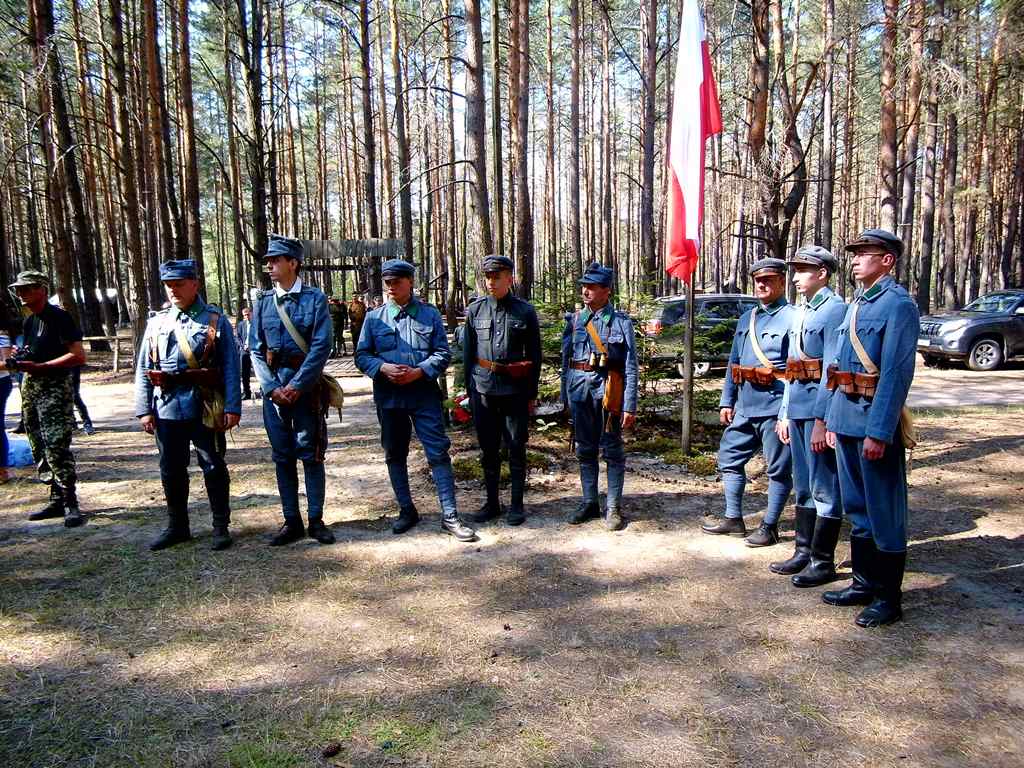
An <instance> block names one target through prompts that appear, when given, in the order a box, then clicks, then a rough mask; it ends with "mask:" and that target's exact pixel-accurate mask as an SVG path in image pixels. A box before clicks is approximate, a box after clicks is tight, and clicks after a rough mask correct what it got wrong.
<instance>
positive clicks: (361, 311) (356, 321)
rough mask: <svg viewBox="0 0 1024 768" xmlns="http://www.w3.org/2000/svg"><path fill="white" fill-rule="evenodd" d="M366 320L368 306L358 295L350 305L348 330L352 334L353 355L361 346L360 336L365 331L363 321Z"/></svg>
mask: <svg viewBox="0 0 1024 768" xmlns="http://www.w3.org/2000/svg"><path fill="white" fill-rule="evenodd" d="M365 319H366V304H364V303H363V300H362V299H361V298H359V296H358V294H357V295H355V296H353V297H352V300H351V301H350V302H349V303H348V322H349V324H348V329H349V331H350V332H351V334H352V354H353V355H354V354H355V353H356V348H357V347H358V346H359V334H360V333H361V332H362V330H363V321H364V320H365Z"/></svg>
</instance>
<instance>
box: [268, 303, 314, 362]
mask: <svg viewBox="0 0 1024 768" xmlns="http://www.w3.org/2000/svg"><path fill="white" fill-rule="evenodd" d="M274 309H276V310H277V316H278V317H280V318H281V323H282V324H283V325H284V328H285V330H286V331H288V335H289V336H291V337H292V341H294V342H295V346H297V347H298V348H299V349H301V350H302V354H304V355H306V354H309V344H307V343H306V340H305V339H304V338H302V334H300V333H299V329H298V328H296V327H295V323H293V322H292V319H291V318H290V317H288V313H287V312H285V311H284V307H283V306H282V305H280V304H278V303H277V297H276V296H275V297H274Z"/></svg>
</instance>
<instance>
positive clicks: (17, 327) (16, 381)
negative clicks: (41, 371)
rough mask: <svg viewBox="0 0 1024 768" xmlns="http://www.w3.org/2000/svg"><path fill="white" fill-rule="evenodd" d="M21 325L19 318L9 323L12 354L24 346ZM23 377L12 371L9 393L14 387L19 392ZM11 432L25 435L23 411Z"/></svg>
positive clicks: (23, 400) (19, 372)
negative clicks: (12, 344) (12, 345)
mask: <svg viewBox="0 0 1024 768" xmlns="http://www.w3.org/2000/svg"><path fill="white" fill-rule="evenodd" d="M23 325H24V322H23V320H22V319H21V318H20V317H18V318H15V319H14V320H12V321H11V333H10V337H11V339H12V340H13V341H14V347H13V350H14V352H17V351H18V350H19V349H21V347H22V346H24V344H25V336H24V335H23V333H22V326H23ZM24 376H25V374H23V373H22V372H21V371H14V372H12V373H11V382H12V383H11V391H14V385H17V386H18V391H19V392H20V391H21V380H22V379H23V378H24ZM21 402H22V403H24V402H25V398H22V400H21ZM11 432H12V433H14V434H15V435H24V434H25V415H24V410H23V411H22V413H20V414H18V423H17V425H15V427H14V429H12V430H11Z"/></svg>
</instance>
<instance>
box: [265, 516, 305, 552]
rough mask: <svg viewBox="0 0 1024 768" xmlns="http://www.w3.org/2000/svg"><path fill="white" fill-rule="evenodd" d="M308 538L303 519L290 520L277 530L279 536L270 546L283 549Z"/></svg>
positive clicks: (276, 536)
mask: <svg viewBox="0 0 1024 768" xmlns="http://www.w3.org/2000/svg"><path fill="white" fill-rule="evenodd" d="M304 538H306V527H305V526H304V525H303V524H302V520H301V519H288V520H285V521H284V525H282V526H281V527H280V528H278V529H277V534H276V535H275V536H274V538H272V539H271V540H270V546H272V547H283V546H285V545H287V544H291V543H293V542H296V541H301V540H302V539H304Z"/></svg>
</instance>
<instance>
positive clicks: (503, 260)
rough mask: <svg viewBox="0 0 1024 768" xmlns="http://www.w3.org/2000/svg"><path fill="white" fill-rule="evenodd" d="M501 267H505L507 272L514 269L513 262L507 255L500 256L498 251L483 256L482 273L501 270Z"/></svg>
mask: <svg viewBox="0 0 1024 768" xmlns="http://www.w3.org/2000/svg"><path fill="white" fill-rule="evenodd" d="M503 269H507V270H508V271H509V272H513V271H515V264H513V263H512V259H510V258H509V257H508V256H502V255H501V254H500V253H492V254H489V255H487V256H484V261H483V270H484V274H486V273H488V272H501V271H502V270H503Z"/></svg>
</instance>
